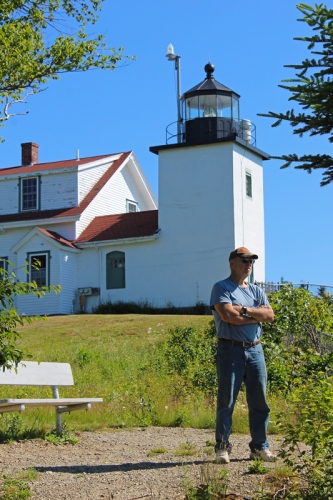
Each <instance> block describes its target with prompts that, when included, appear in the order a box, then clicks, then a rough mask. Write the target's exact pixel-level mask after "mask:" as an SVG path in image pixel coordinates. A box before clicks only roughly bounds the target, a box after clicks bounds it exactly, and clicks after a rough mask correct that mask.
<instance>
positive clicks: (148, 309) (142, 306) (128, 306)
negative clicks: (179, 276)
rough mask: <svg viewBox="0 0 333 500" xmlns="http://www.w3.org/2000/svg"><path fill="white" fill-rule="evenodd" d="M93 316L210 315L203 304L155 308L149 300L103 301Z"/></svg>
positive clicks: (93, 311) (170, 305) (95, 309)
mask: <svg viewBox="0 0 333 500" xmlns="http://www.w3.org/2000/svg"><path fill="white" fill-rule="evenodd" d="M92 313H93V314H201V315H204V314H210V313H209V312H208V311H207V306H206V305H205V304H204V303H203V302H197V303H196V304H195V305H194V306H191V307H176V306H174V305H173V304H172V303H171V302H168V303H167V304H166V306H165V307H155V306H154V305H153V304H151V303H150V302H148V301H147V300H143V301H139V302H133V301H129V302H123V301H122V300H118V301H116V302H112V301H111V300H107V301H102V302H100V303H99V304H98V305H97V306H95V307H94V308H93V309H92Z"/></svg>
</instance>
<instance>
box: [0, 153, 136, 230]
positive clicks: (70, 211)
mask: <svg viewBox="0 0 333 500" xmlns="http://www.w3.org/2000/svg"><path fill="white" fill-rule="evenodd" d="M130 155H131V151H129V152H127V153H122V154H121V155H120V157H119V158H118V159H117V160H115V161H113V162H112V163H111V165H110V167H109V168H108V169H107V170H106V172H105V173H104V174H103V175H102V176H101V177H100V179H99V180H98V181H97V182H96V184H95V185H94V186H92V188H91V190H90V191H89V192H88V194H87V195H86V196H85V197H84V199H83V200H82V202H81V203H80V204H79V205H77V206H76V207H71V208H60V209H58V208H57V209H54V210H39V211H38V210H36V211H33V212H19V213H14V214H6V215H0V224H1V223H6V222H19V221H32V220H42V219H52V218H60V217H75V216H78V215H80V214H82V212H83V211H84V210H85V209H86V208H87V207H88V205H89V204H90V203H91V202H92V200H93V199H94V198H95V196H97V194H98V193H99V192H100V190H101V189H102V188H103V186H104V185H105V184H106V183H107V182H108V181H109V179H111V177H112V176H113V174H114V173H115V172H116V171H117V170H118V169H119V167H121V165H122V164H123V163H124V162H125V161H126V160H127V158H128V157H129V156H130ZM108 156H110V155H107V156H105V157H102V158H107V157H108ZM96 158H97V157H96ZM89 161H91V158H90V159H89ZM87 163H88V162H87ZM24 168H26V167H24Z"/></svg>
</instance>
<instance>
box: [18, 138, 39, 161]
mask: <svg viewBox="0 0 333 500" xmlns="http://www.w3.org/2000/svg"><path fill="white" fill-rule="evenodd" d="M21 148H22V165H32V164H34V163H38V148H39V146H38V144H36V143H35V142H25V143H23V144H21Z"/></svg>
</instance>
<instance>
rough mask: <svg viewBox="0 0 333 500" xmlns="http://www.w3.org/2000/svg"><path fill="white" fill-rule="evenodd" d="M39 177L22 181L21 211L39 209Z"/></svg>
mask: <svg viewBox="0 0 333 500" xmlns="http://www.w3.org/2000/svg"><path fill="white" fill-rule="evenodd" d="M39 186H40V178H39V177H28V178H26V179H20V210H21V211H25V210H38V209H39V191H40V190H39Z"/></svg>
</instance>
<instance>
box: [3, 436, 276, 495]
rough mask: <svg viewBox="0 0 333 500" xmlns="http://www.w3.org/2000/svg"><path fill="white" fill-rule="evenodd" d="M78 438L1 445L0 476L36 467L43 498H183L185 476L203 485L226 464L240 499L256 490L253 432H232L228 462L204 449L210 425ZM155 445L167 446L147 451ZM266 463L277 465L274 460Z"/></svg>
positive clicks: (37, 490) (35, 490)
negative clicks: (191, 450)
mask: <svg viewBox="0 0 333 500" xmlns="http://www.w3.org/2000/svg"><path fill="white" fill-rule="evenodd" d="M78 438H79V442H78V443H77V444H75V445H74V446H73V445H61V446H55V445H53V444H50V443H48V442H44V441H38V440H36V441H26V442H18V443H10V444H2V445H0V470H1V471H2V473H1V475H2V474H10V475H18V474H19V473H20V472H21V471H22V470H25V469H28V468H30V467H33V468H34V469H36V470H37V471H38V478H37V479H35V480H34V481H31V482H30V483H29V484H30V487H31V491H32V498H33V499H40V500H51V499H52V500H60V499H71V500H74V499H75V500H76V499H80V500H95V499H96V500H97V499H106V500H110V499H116V500H134V499H141V498H144V499H147V500H149V499H154V500H157V499H158V500H176V499H181V498H183V495H184V488H183V487H182V483H183V482H184V479H185V476H188V477H189V478H190V479H191V481H192V482H193V484H199V482H200V481H199V480H200V473H201V472H202V470H203V469H204V468H206V467H210V468H211V469H212V468H213V469H214V470H215V469H217V470H220V469H221V468H223V469H228V471H229V474H228V476H227V477H228V491H229V492H232V493H235V494H238V495H240V497H241V498H247V499H250V498H252V496H253V495H254V493H255V491H258V484H259V482H260V479H261V476H256V475H252V474H248V467H249V465H250V460H249V448H248V442H249V436H239V435H233V436H232V443H233V451H232V455H231V456H230V459H231V462H230V464H228V465H216V464H214V465H213V459H214V455H209V454H208V453H207V452H206V451H205V447H206V441H208V440H209V441H212V440H213V439H214V433H213V431H211V430H201V429H199V430H198V429H182V428H159V427H148V428H146V429H133V430H126V431H124V430H121V431H115V432H101V433H99V432H83V433H81V434H80V435H79V436H78ZM270 442H271V449H272V450H275V451H276V450H277V449H278V440H277V439H276V438H274V439H273V438H272V437H271V438H270ZM181 443H188V444H191V445H193V446H195V447H196V449H197V451H196V453H195V454H194V455H192V456H177V455H176V454H175V452H176V450H177V449H178V448H179V445H180V444H181ZM156 448H165V449H166V450H167V451H166V452H165V453H163V454H159V455H157V456H149V455H148V452H149V451H150V450H153V449H156ZM210 464H211V465H210ZM265 465H267V466H268V467H273V468H274V464H265ZM240 497H237V498H240ZM233 498H236V497H233Z"/></svg>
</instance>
